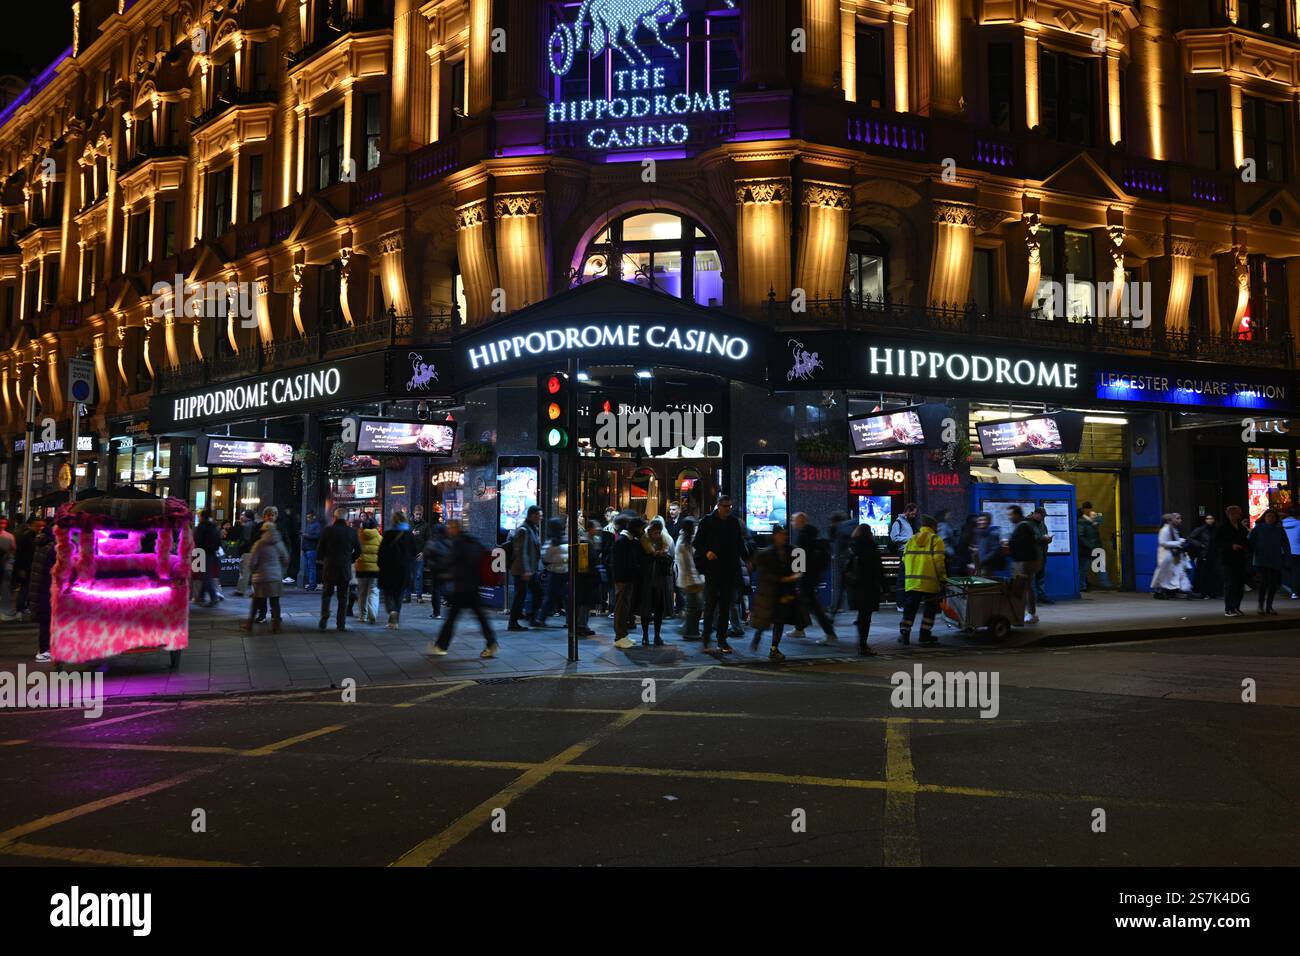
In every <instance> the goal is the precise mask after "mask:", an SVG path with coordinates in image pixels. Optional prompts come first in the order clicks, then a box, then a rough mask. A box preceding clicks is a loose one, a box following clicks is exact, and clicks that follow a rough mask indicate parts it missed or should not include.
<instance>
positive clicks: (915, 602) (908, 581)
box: [898, 515, 1032, 647]
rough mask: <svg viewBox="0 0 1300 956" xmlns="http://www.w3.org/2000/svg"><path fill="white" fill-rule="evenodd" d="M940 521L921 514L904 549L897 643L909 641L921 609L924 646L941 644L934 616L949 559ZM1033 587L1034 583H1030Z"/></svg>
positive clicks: (945, 579) (946, 573)
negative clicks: (940, 534)
mask: <svg viewBox="0 0 1300 956" xmlns="http://www.w3.org/2000/svg"><path fill="white" fill-rule="evenodd" d="M937 527H938V522H937V521H935V520H934V518H932V517H931V516H930V515H922V516H921V519H920V529H919V530H918V531H917V532H916V534H914V535H912V537H910V538H909V539H908V541H907V544H906V546H904V548H903V577H904V582H905V590H904V598H903V619H902V620H901V621H900V622H899V624H898V643H900V644H904V645H906V644H908V643H909V642H910V640H911V635H912V622H913V621H914V620H916V612H917V610H918V609H919V610H920V611H921V639H920V643H921V644H923V645H925V646H927V647H928V646H930V645H932V644H938V643H939V639H938V638H937V637H935V636H934V634H933V628H934V618H935V615H936V614H938V613H939V598H940V596H941V595H942V594H943V585H944V582H946V581H947V580H948V561H947V555H946V554H945V553H944V548H943V541H942V540H941V539H940V537H939V535H938V533H937V532H936V530H935V529H936V528H937ZM1031 586H1032V582H1031Z"/></svg>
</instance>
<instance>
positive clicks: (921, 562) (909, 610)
mask: <svg viewBox="0 0 1300 956" xmlns="http://www.w3.org/2000/svg"><path fill="white" fill-rule="evenodd" d="M937 525H938V523H937V522H936V521H935V520H934V518H932V517H930V516H929V515H922V516H921V530H920V531H918V532H917V533H916V534H914V535H913V536H912V537H911V538H910V539H909V540H908V542H907V545H906V546H905V547H904V548H903V566H902V568H901V569H900V571H901V573H902V574H903V582H904V583H903V587H904V589H905V593H904V597H903V620H902V621H901V622H900V623H899V625H898V627H899V631H900V633H899V636H898V643H900V644H907V643H908V642H909V640H910V639H911V635H912V621H914V620H915V619H916V610H917V608H918V607H920V608H923V611H922V615H921V643H922V644H927V645H928V644H938V643H939V639H938V638H937V637H934V636H933V635H932V634H931V633H930V629H931V628H932V627H933V626H934V618H935V615H936V614H938V613H939V598H940V596H941V595H942V594H943V584H944V582H945V581H947V580H948V571H947V558H946V552H945V550H944V546H943V539H942V538H940V537H939V535H938V534H937V533H936V532H935V528H936V527H937Z"/></svg>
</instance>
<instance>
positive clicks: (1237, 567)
mask: <svg viewBox="0 0 1300 956" xmlns="http://www.w3.org/2000/svg"><path fill="white" fill-rule="evenodd" d="M1224 517H1225V518H1226V519H1227V520H1226V521H1224V522H1223V523H1222V524H1220V525H1219V526H1218V528H1217V529H1215V532H1214V539H1213V541H1214V548H1213V550H1214V553H1215V554H1217V555H1218V557H1219V566H1220V567H1221V568H1222V569H1223V616H1224V617H1241V616H1242V615H1243V614H1244V613H1245V612H1244V611H1242V609H1241V599H1242V597H1243V596H1244V595H1245V592H1246V569H1247V568H1249V567H1250V532H1249V531H1248V530H1247V529H1246V522H1245V521H1244V520H1242V511H1241V508H1240V507H1239V506H1237V505H1229V506H1228V508H1227V510H1226V511H1224Z"/></svg>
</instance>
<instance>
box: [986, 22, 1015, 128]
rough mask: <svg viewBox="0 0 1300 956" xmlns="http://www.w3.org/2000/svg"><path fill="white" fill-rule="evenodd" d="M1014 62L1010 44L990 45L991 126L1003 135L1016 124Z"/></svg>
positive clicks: (989, 87)
mask: <svg viewBox="0 0 1300 956" xmlns="http://www.w3.org/2000/svg"><path fill="white" fill-rule="evenodd" d="M1014 62H1015V60H1014V57H1013V55H1012V48H1011V44H1010V43H990V44H989V48H988V73H989V78H988V91H989V125H990V126H991V127H992V128H993V129H996V130H1000V131H1001V132H1003V133H1010V132H1011V130H1012V127H1013V125H1014V124H1015V102H1016V89H1015V80H1014V79H1013V67H1012V64H1013V63H1014Z"/></svg>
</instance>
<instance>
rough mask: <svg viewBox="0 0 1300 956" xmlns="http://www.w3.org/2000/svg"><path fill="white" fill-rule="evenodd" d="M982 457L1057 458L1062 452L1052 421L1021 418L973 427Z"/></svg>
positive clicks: (1058, 432) (1045, 418)
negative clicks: (1032, 456)
mask: <svg viewBox="0 0 1300 956" xmlns="http://www.w3.org/2000/svg"><path fill="white" fill-rule="evenodd" d="M975 430H976V432H978V434H979V440H980V451H981V452H982V453H983V455H984V457H985V458H997V457H1000V456H1003V455H1059V454H1060V453H1061V452H1063V451H1065V443H1064V442H1063V441H1062V440H1061V430H1060V428H1059V427H1058V426H1057V424H1056V419H1055V418H1049V417H1044V418H1021V419H1018V420H1016V421H1009V422H984V423H981V424H979V425H976V426H975Z"/></svg>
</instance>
